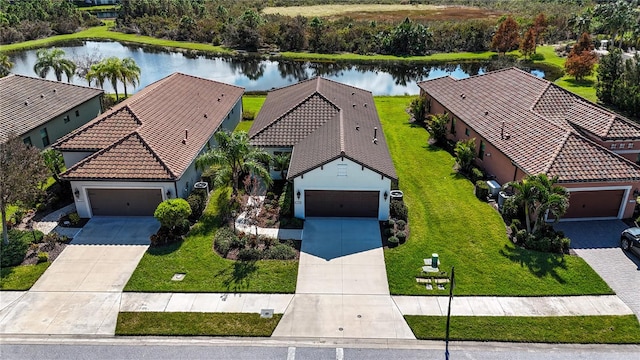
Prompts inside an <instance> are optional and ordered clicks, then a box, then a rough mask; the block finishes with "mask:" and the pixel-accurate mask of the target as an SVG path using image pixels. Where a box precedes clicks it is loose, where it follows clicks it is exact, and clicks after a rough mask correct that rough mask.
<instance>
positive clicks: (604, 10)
mask: <svg viewBox="0 0 640 360" xmlns="http://www.w3.org/2000/svg"><path fill="white" fill-rule="evenodd" d="M637 7H638V1H637V0H617V1H606V2H602V3H600V4H598V5H597V6H596V7H595V8H594V11H593V12H594V16H595V17H596V18H597V19H598V20H599V21H600V23H601V24H602V28H603V30H604V31H606V32H607V33H608V34H609V35H612V36H613V41H614V42H615V41H616V39H617V38H618V35H619V36H620V43H619V47H620V48H622V40H623V36H622V35H623V34H624V33H625V31H627V30H632V29H633V26H634V24H636V23H637V21H638V14H637V13H636V11H637V10H636V9H637Z"/></svg>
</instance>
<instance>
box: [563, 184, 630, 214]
mask: <svg viewBox="0 0 640 360" xmlns="http://www.w3.org/2000/svg"><path fill="white" fill-rule="evenodd" d="M624 194H625V190H597V191H572V192H570V196H569V210H567V213H566V214H565V216H564V218H565V219H566V218H597V217H613V218H617V217H618V214H619V212H620V207H621V206H622V201H623V199H624Z"/></svg>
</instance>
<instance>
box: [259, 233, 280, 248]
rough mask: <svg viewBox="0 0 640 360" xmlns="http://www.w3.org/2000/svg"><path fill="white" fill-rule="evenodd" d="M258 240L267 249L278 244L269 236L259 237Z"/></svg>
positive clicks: (276, 240)
mask: <svg viewBox="0 0 640 360" xmlns="http://www.w3.org/2000/svg"><path fill="white" fill-rule="evenodd" d="M259 238H260V241H262V243H263V244H264V246H266V247H268V248H269V247H272V246H274V245H277V244H278V239H276V238H274V237H271V236H266V235H260V237H259Z"/></svg>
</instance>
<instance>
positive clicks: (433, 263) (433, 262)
mask: <svg viewBox="0 0 640 360" xmlns="http://www.w3.org/2000/svg"><path fill="white" fill-rule="evenodd" d="M438 263H440V258H439V257H438V254H436V253H433V254H431V267H432V268H436V269H437V268H438Z"/></svg>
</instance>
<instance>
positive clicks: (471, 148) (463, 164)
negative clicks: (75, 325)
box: [453, 138, 476, 174]
mask: <svg viewBox="0 0 640 360" xmlns="http://www.w3.org/2000/svg"><path fill="white" fill-rule="evenodd" d="M453 152H454V154H455V157H456V164H458V168H459V169H460V172H462V173H463V174H468V173H469V171H471V166H472V165H473V159H474V158H475V156H476V138H471V139H467V140H460V141H458V142H457V143H456V146H455V148H454V149H453Z"/></svg>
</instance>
